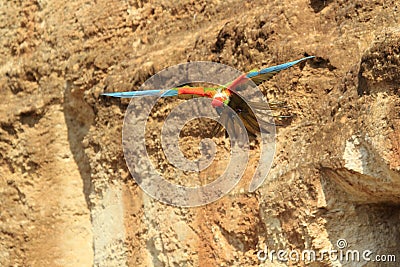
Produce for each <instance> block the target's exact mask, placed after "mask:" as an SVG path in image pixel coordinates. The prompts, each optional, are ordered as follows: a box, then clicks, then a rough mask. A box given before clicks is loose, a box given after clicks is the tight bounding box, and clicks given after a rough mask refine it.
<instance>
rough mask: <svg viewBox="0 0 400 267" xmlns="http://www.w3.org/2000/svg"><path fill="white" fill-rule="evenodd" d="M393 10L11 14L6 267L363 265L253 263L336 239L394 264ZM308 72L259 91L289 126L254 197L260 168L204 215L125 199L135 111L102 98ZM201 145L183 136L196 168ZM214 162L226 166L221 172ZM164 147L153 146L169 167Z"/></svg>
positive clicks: (6, 11)
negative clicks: (216, 69)
mask: <svg viewBox="0 0 400 267" xmlns="http://www.w3.org/2000/svg"><path fill="white" fill-rule="evenodd" d="M399 9H400V6H399V3H398V2H397V1H384V0H375V1H361V0H356V1H342V0H329V1H320V0H294V1H181V2H179V3H174V2H172V1H171V2H170V1H133V0H124V1H118V0H111V1H110V0H108V1H105V0H97V1H81V0H75V1H44V0H27V1H3V3H1V4H0V12H1V16H0V33H1V36H2V38H0V42H1V46H0V88H1V89H0V90H1V94H2V97H1V98H0V114H1V116H0V163H1V164H0V203H1V211H0V265H1V266H91V265H95V266H255V265H258V264H264V266H286V265H290V266H304V265H310V266H341V265H343V266H360V265H361V264H365V263H354V262H347V263H346V262H341V263H340V262H339V261H335V260H330V259H328V258H325V259H324V260H323V261H320V262H314V263H307V262H289V263H283V262H280V263H279V262H274V263H261V262H260V261H259V260H258V259H257V255H256V254H257V252H258V251H259V250H260V249H263V248H264V247H265V245H267V246H268V247H269V248H273V249H276V250H277V249H295V250H298V251H301V250H302V249H315V250H323V249H329V248H330V247H331V246H335V245H336V242H337V240H338V239H346V241H347V243H348V246H349V248H351V249H358V250H360V251H362V250H365V249H370V250H372V251H374V252H375V253H380V254H395V255H397V261H399V260H400V252H399V249H398V247H399V245H400V235H399V233H400V226H399V225H400V224H399V220H400V208H399V204H400V189H399V188H400V187H399V184H400V100H399V87H400V86H399V84H400V76H399V73H400V51H399V40H400V27H399V26H398V25H399V19H400V14H399V12H400V10H399ZM305 55H315V56H316V58H315V59H314V60H311V61H309V62H307V63H306V64H302V65H300V66H296V67H295V68H292V69H290V70H287V71H285V72H282V73H281V74H279V75H278V76H276V77H275V78H274V79H272V80H271V81H269V82H267V83H265V84H264V87H263V88H262V90H263V93H264V94H265V95H266V96H267V97H268V99H270V100H284V101H286V102H287V104H288V106H289V107H290V113H291V114H292V115H293V118H292V120H291V121H290V122H289V123H288V124H287V125H285V126H283V127H279V128H278V130H277V150H276V155H275V158H274V163H273V167H272V170H271V172H270V174H269V175H268V177H267V180H266V182H264V184H263V186H262V187H261V188H259V189H258V190H257V191H256V192H254V193H248V192H247V188H248V182H249V181H250V179H251V176H252V172H254V167H253V166H255V165H256V164H257V161H256V158H257V157H256V156H257V155H256V152H255V154H254V155H252V157H251V160H250V164H249V166H248V169H247V171H246V175H245V177H244V179H243V181H242V182H241V183H240V184H239V186H238V187H237V188H235V189H234V190H233V191H232V192H231V193H230V194H229V195H227V196H226V197H224V198H222V199H221V200H219V201H217V202H214V203H212V204H210V205H207V206H203V207H198V208H190V209H187V208H177V207H172V206H168V205H164V204H161V203H159V202H157V201H155V200H153V199H151V198H149V197H148V196H147V195H146V194H145V193H143V192H142V191H141V190H140V188H139V187H138V186H137V184H136V183H135V182H134V181H133V179H132V177H131V176H130V174H129V171H128V169H127V167H126V164H125V161H124V157H123V152H122V144H121V132H122V123H123V117H124V112H125V110H126V107H127V104H128V103H129V102H128V101H126V100H122V101H121V100H118V99H110V98H105V97H101V96H100V94H101V93H102V92H105V91H107V92H112V91H128V90H136V89H137V88H138V87H139V86H140V85H141V84H142V83H143V82H144V81H145V80H146V79H147V78H149V77H150V76H151V75H152V74H154V73H156V72H157V71H160V70H162V69H163V68H166V67H168V66H171V65H174V64H177V63H182V62H186V61H196V60H207V61H215V62H220V63H224V64H227V65H229V66H232V67H235V68H237V69H239V70H243V71H245V70H249V69H252V68H255V67H260V66H268V65H274V64H279V63H283V62H286V61H290V60H294V59H297V58H300V57H302V56H305ZM172 106H173V102H168V101H167V102H166V103H164V104H163V105H160V111H159V112H157V113H155V114H154V116H153V118H152V119H153V120H154V121H157V118H159V117H160V116H161V117H162V116H165V114H166V113H167V112H168V111H169V110H170V109H171V107H172ZM152 127H156V126H155V125H153V126H152ZM200 127H201V124H192V125H191V128H186V129H185V136H186V137H185V138H186V139H185V141H184V142H182V143H181V148H182V150H183V151H184V152H185V153H186V154H187V155H188V156H191V157H195V156H196V155H197V154H198V151H197V150H191V148H192V147H193V146H195V145H196V144H197V142H198V140H199V139H200V136H199V132H201V131H202V130H201V129H203V128H200ZM203 127H204V125H203ZM199 129H200V130H199ZM190 136H193V137H192V138H190ZM220 144H222V145H221V147H223V148H222V152H221V154H220V155H219V156H218V157H217V163H218V162H224V157H225V156H224V155H227V154H228V155H229V151H228V149H229V147H228V146H224V145H223V144H224V141H223V140H220ZM158 145H159V143H158V142H153V141H151V140H150V141H149V143H148V146H149V148H150V150H151V151H153V152H154V154H152V156H151V157H152V160H153V161H154V162H155V163H156V164H159V165H160V166H162V165H163V164H164V159H163V157H162V153H161V152H159V149H158ZM227 151H228V152H227ZM224 153H225V154H224ZM226 153H227V154H226ZM217 171H218V168H217V167H216V166H212V167H211V168H210V169H208V170H207V171H206V172H204V173H200V174H199V175H197V176H194V177H193V179H194V180H195V182H194V183H196V182H197V181H198V183H200V184H202V183H205V182H207V181H209V178H210V177H211V176H210V175H211V174H213V173H214V174H215V173H216V172H217ZM165 173H170V177H169V178H170V179H171V180H177V182H182V183H185V182H193V181H184V180H179V179H178V178H176V177H175V176H173V172H172V171H171V172H170V169H168V168H167V169H166V171H165ZM368 266H386V265H383V264H382V263H376V262H375V263H374V262H370V263H369V265H368ZM388 266H396V265H395V264H394V265H388Z"/></svg>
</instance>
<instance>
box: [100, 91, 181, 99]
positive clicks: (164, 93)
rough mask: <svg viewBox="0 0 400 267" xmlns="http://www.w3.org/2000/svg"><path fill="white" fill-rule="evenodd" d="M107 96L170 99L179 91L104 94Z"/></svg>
mask: <svg viewBox="0 0 400 267" xmlns="http://www.w3.org/2000/svg"><path fill="white" fill-rule="evenodd" d="M102 95H105V96H113V97H121V98H132V97H142V96H159V97H170V96H177V95H178V90H176V89H170V90H145V91H131V92H114V93H103V94H102Z"/></svg>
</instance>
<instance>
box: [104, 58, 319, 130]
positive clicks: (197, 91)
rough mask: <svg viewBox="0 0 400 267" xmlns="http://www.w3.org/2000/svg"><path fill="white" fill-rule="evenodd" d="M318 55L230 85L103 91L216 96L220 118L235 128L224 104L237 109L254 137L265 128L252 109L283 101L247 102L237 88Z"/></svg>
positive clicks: (131, 94)
mask: <svg viewBox="0 0 400 267" xmlns="http://www.w3.org/2000/svg"><path fill="white" fill-rule="evenodd" d="M310 58H314V56H308V57H304V58H301V59H299V60H295V61H291V62H287V63H284V64H281V65H277V66H272V67H268V68H264V69H262V70H252V71H250V72H248V73H245V74H242V75H240V76H239V77H237V78H236V79H235V80H233V81H232V82H229V83H228V84H226V85H222V86H218V87H213V88H208V87H191V86H186V85H185V86H182V87H176V88H171V89H166V90H145V91H130V92H115V93H103V94H102V95H105V96H112V97H120V98H133V97H142V96H158V97H176V96H177V97H178V98H187V97H188V96H192V97H208V98H211V99H212V103H211V104H212V106H213V107H214V108H216V110H217V112H218V114H219V115H220V121H221V123H222V124H224V125H226V126H227V127H234V125H232V124H233V121H232V120H230V117H229V116H230V115H228V114H229V113H228V112H224V109H223V108H224V106H229V107H230V108H232V109H233V110H234V111H236V112H237V114H238V116H239V117H240V119H241V120H242V122H243V124H244V126H245V127H246V130H247V132H248V133H249V134H251V136H253V137H254V136H256V134H257V133H260V131H262V130H263V129H260V125H259V124H258V123H257V119H256V116H255V114H254V113H253V111H252V109H255V110H269V109H271V108H272V109H273V108H277V107H279V104H276V103H275V104H271V103H270V104H268V103H263V102H250V101H245V100H244V99H243V98H242V97H240V96H239V95H238V92H237V90H236V89H237V88H238V87H239V86H241V85H243V84H245V83H247V82H249V81H250V80H251V81H253V82H254V83H255V84H256V85H259V84H261V83H262V82H264V81H267V80H269V79H271V78H272V77H273V76H275V75H276V74H277V73H278V72H280V71H281V70H284V69H288V68H290V67H292V66H293V65H295V64H297V63H300V62H302V61H304V60H307V59H310ZM222 129H223V127H222V125H221V124H219V123H218V124H217V126H216V127H215V129H214V131H213V134H216V133H218V132H219V131H221V130H222Z"/></svg>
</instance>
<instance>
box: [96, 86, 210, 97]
mask: <svg viewBox="0 0 400 267" xmlns="http://www.w3.org/2000/svg"><path fill="white" fill-rule="evenodd" d="M215 92H216V88H207V87H190V86H184V87H176V88H172V89H168V90H144V91H130V92H113V93H103V94H102V95H105V96H112V97H120V98H133V97H143V96H158V97H173V96H182V98H186V97H201V96H203V97H210V98H212V97H213V96H214V95H215Z"/></svg>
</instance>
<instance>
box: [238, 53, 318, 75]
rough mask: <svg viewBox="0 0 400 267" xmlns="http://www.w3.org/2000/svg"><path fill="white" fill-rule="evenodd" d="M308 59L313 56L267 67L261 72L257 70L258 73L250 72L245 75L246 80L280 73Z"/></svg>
mask: <svg viewBox="0 0 400 267" xmlns="http://www.w3.org/2000/svg"><path fill="white" fill-rule="evenodd" d="M310 58H314V56H309V57H304V58H301V59H298V60H295V61H291V62H286V63H284V64H280V65H277V66H272V67H268V68H265V69H262V70H259V71H250V72H249V73H247V75H246V78H249V79H251V78H254V77H256V76H258V75H262V74H267V73H271V74H274V73H278V72H280V71H281V70H284V69H287V68H290V67H292V66H293V65H296V64H297V63H299V62H301V61H304V60H307V59H310ZM271 77H272V76H271Z"/></svg>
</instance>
